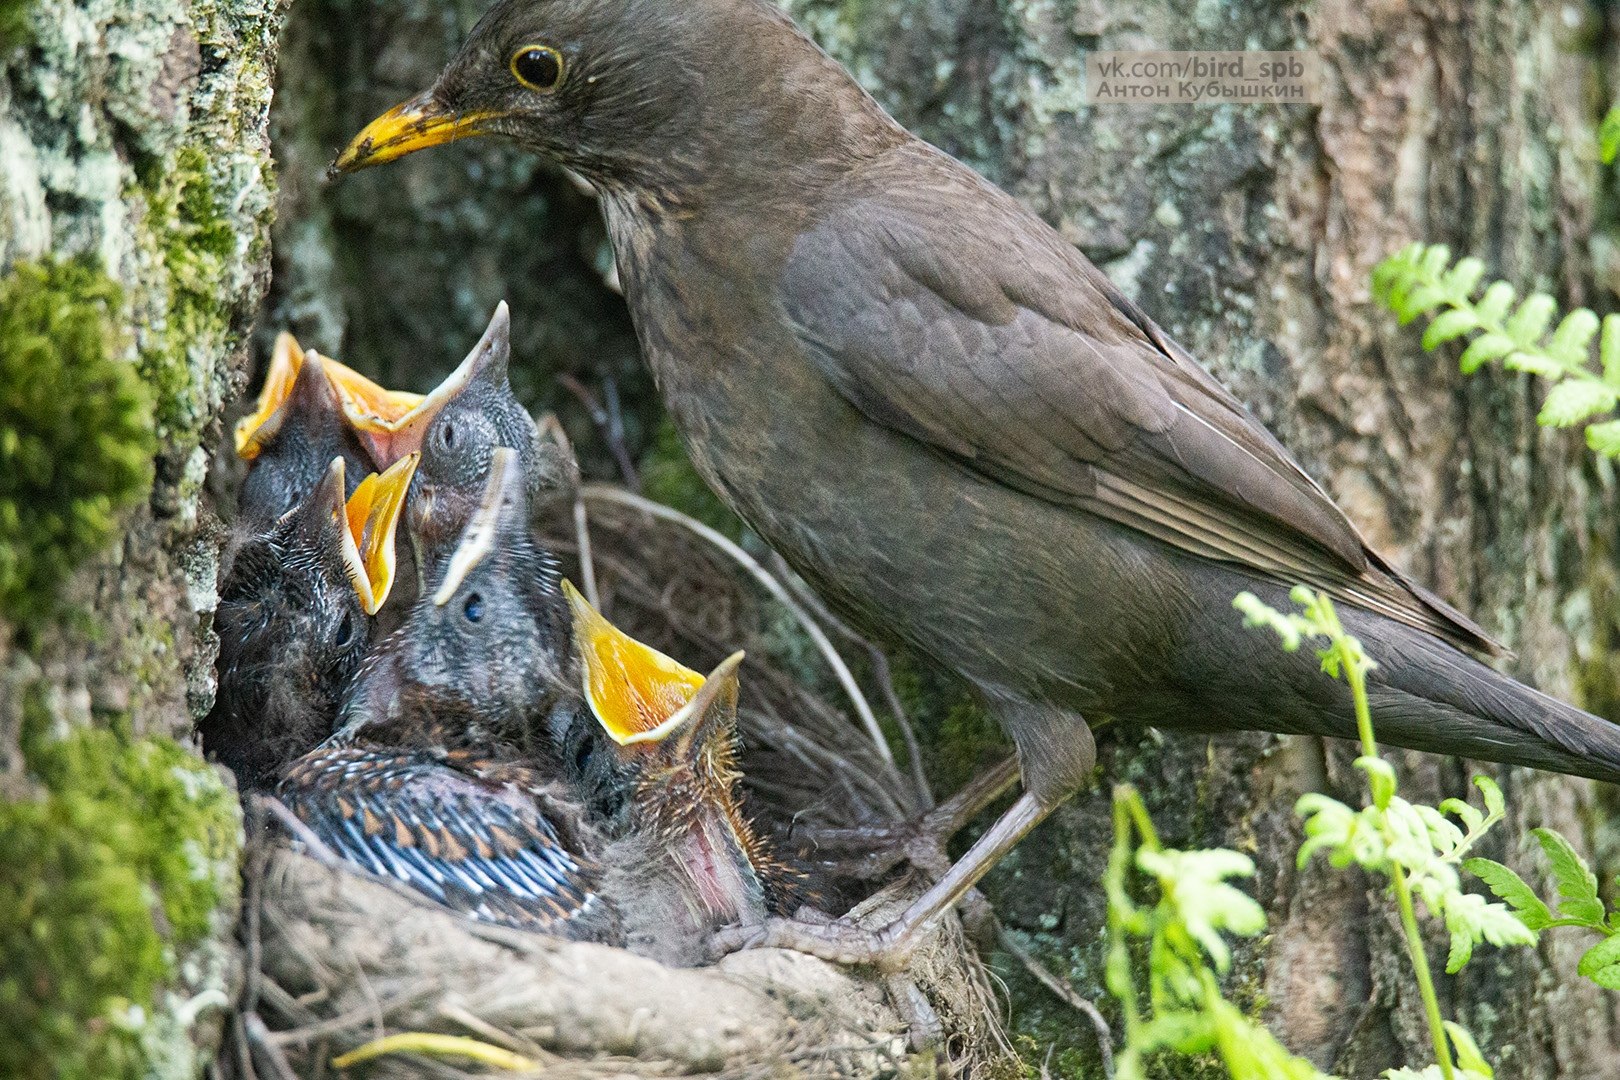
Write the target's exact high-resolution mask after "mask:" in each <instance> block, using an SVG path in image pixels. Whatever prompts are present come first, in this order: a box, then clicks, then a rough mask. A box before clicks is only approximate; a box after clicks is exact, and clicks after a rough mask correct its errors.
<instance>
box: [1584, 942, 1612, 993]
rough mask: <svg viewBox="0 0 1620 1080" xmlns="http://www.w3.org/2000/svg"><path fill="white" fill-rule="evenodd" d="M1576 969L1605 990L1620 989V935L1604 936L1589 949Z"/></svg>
mask: <svg viewBox="0 0 1620 1080" xmlns="http://www.w3.org/2000/svg"><path fill="white" fill-rule="evenodd" d="M1575 970H1576V971H1578V972H1580V973H1581V974H1582V975H1585V976H1586V977H1587V978H1588V979H1591V980H1592V981H1593V982H1595V983H1597V984H1598V985H1599V986H1601V987H1603V988H1604V989H1605V990H1620V935H1616V936H1615V937H1610V938H1604V939H1603V940H1602V941H1600V942H1598V943H1597V944H1596V945H1594V946H1592V947H1591V948H1590V949H1587V950H1586V952H1584V953H1583V954H1581V962H1580V963H1579V964H1577V965H1575Z"/></svg>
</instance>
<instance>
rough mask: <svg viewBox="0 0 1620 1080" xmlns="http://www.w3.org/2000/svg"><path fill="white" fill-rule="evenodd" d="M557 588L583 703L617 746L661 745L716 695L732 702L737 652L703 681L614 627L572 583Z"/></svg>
mask: <svg viewBox="0 0 1620 1080" xmlns="http://www.w3.org/2000/svg"><path fill="white" fill-rule="evenodd" d="M562 587H563V594H564V595H565V596H567V597H568V606H569V607H570V608H571V609H572V610H573V614H574V647H575V648H576V649H577V650H578V651H579V658H580V666H581V667H582V669H583V670H582V671H581V673H580V674H581V680H582V682H583V683H584V690H585V701H586V703H587V704H588V705H589V706H590V708H591V712H592V713H593V714H594V715H595V716H596V719H597V722H599V723H600V724H601V725H602V729H603V730H604V731H606V732H607V734H608V737H609V738H611V739H612V740H613V741H614V742H616V743H618V744H619V745H620V746H629V745H632V744H634V743H656V742H663V741H664V740H665V739H667V738H668V737H669V736H670V735H672V734H673V733H674V732H676V731H678V730H680V729H681V728H683V727H685V726H686V724H687V722H688V721H690V720H692V719H693V718H694V717H701V716H702V715H703V714H704V713H706V712H707V711H708V709H709V706H710V705H712V704H713V699H715V698H716V697H718V696H721V695H725V694H730V695H731V700H732V702H735V700H736V696H735V695H736V686H737V665H738V664H740V663H741V662H742V656H743V654H742V653H740V652H739V653H734V654H732V656H730V657H728V658H727V659H726V661H725V663H723V664H721V665H720V666H719V667H718V668H716V669H715V670H714V672H713V673H712V674H711V675H710V676H709V677H708V678H705V677H704V676H702V675H699V674H698V673H697V672H696V671H693V670H692V669H691V668H689V667H686V666H685V665H683V664H680V663H677V662H676V661H675V660H672V659H670V658H669V657H667V656H665V655H664V654H663V653H661V652H659V651H658V650H657V649H654V648H652V647H651V646H649V645H643V644H642V643H641V642H639V641H637V640H636V639H635V638H633V637H631V636H630V635H629V634H626V633H625V632H624V631H623V630H620V629H619V628H618V627H617V626H614V625H613V624H612V623H611V622H609V621H608V620H607V619H605V618H604V617H603V616H602V614H601V612H599V611H597V610H596V609H595V608H594V607H592V606H591V604H590V601H588V600H586V599H585V598H584V597H583V596H581V595H580V594H579V590H578V589H575V588H574V586H573V585H572V584H571V583H569V582H567V581H564V582H563V583H562Z"/></svg>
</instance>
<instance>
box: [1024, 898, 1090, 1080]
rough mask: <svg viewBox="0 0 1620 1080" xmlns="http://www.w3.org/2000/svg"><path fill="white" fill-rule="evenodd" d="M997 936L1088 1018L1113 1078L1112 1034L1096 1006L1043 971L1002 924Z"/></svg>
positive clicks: (1038, 976)
mask: <svg viewBox="0 0 1620 1080" xmlns="http://www.w3.org/2000/svg"><path fill="white" fill-rule="evenodd" d="M997 939H998V940H999V941H1000V942H1001V947H1002V948H1003V949H1006V950H1007V951H1008V952H1009V953H1011V954H1012V955H1013V958H1014V959H1016V960H1017V961H1018V962H1019V963H1020V964H1023V965H1024V968H1025V970H1027V971H1028V972H1029V973H1030V974H1031V975H1033V976H1035V980H1036V981H1037V982H1039V983H1040V984H1041V985H1042V986H1044V987H1046V988H1047V989H1048V990H1050V991H1052V993H1054V994H1056V995H1057V996H1058V997H1059V998H1061V999H1062V1000H1063V1001H1065V1002H1067V1003H1068V1004H1069V1005H1072V1006H1073V1007H1074V1008H1076V1009H1078V1010H1079V1011H1080V1012H1082V1013H1084V1014H1085V1015H1086V1018H1087V1019H1089V1020H1090V1021H1091V1026H1092V1028H1093V1029H1094V1030H1095V1031H1096V1032H1097V1052H1098V1054H1099V1055H1100V1056H1101V1057H1102V1067H1103V1075H1104V1076H1106V1077H1108V1078H1109V1080H1113V1076H1114V1035H1113V1032H1111V1031H1110V1030H1109V1029H1108V1021H1107V1020H1106V1019H1104V1018H1103V1014H1102V1013H1100V1012H1098V1011H1097V1006H1095V1005H1093V1004H1092V1003H1091V1002H1089V1001H1087V1000H1086V999H1085V998H1083V997H1081V996H1080V995H1079V994H1077V993H1075V992H1074V988H1073V987H1072V986H1070V985H1069V984H1068V983H1066V982H1064V981H1063V980H1062V979H1059V978H1058V977H1057V976H1056V975H1054V974H1052V973H1051V972H1050V971H1048V970H1046V967H1045V965H1043V964H1042V963H1041V962H1040V961H1039V960H1037V959H1035V957H1033V956H1031V955H1030V953H1029V950H1028V949H1026V948H1024V946H1023V945H1022V944H1020V943H1019V941H1018V939H1017V938H1015V937H1013V935H1012V932H1011V931H1009V930H1008V929H1007V928H1006V927H1005V926H1003V927H1001V929H1000V931H999V932H998V934H997Z"/></svg>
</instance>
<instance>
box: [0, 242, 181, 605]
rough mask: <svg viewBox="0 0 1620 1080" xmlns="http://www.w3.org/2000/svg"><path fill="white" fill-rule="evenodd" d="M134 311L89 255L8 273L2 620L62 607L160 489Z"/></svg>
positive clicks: (0, 346) (3, 305)
mask: <svg viewBox="0 0 1620 1080" xmlns="http://www.w3.org/2000/svg"><path fill="white" fill-rule="evenodd" d="M122 306H123V300H122V291H121V290H120V289H119V287H118V286H117V285H116V284H115V283H114V282H113V281H112V280H111V279H110V278H108V277H107V276H106V275H105V274H104V273H102V272H101V271H100V270H99V269H98V268H96V267H94V266H93V265H91V264H89V263H86V262H66V263H53V262H46V263H37V264H27V265H22V266H18V267H16V268H14V269H13V270H12V272H11V273H10V274H8V275H7V276H6V277H5V278H4V279H0V616H4V617H5V618H8V619H10V620H12V621H14V622H16V623H18V624H19V625H28V624H31V623H34V622H36V621H37V620H39V619H40V618H42V617H44V616H46V615H48V614H49V613H50V611H51V610H52V606H53V605H52V603H51V601H52V600H53V599H54V596H55V589H56V586H57V583H58V582H60V581H61V580H62V579H63V578H64V577H65V576H67V574H68V573H69V572H71V571H72V570H73V569H74V568H75V567H76V566H78V565H79V564H80V563H81V562H83V561H84V560H85V559H86V558H87V557H89V556H90V555H93V554H95V553H96V552H97V551H99V550H101V549H102V548H103V547H104V546H105V545H106V544H107V542H108V540H109V539H110V538H111V536H112V534H113V532H114V530H115V528H116V526H117V523H118V516H119V512H120V511H121V510H123V509H124V508H126V507H128V506H130V505H132V504H134V503H136V502H139V501H140V499H141V498H142V496H143V495H144V494H145V492H146V491H147V489H148V487H149V486H150V484H151V477H152V473H151V458H152V452H153V449H154V445H155V444H154V440H153V432H152V405H151V398H150V396H149V395H148V394H147V392H146V388H145V387H144V386H142V384H141V381H140V379H139V378H138V377H137V375H136V373H135V371H134V369H133V368H132V367H131V365H129V364H128V363H126V362H124V361H123V360H122V359H121V358H120V356H119V353H120V352H121V351H122V350H121V348H120V342H119V333H118V330H117V322H116V320H117V319H118V317H119V313H120V311H121V309H122Z"/></svg>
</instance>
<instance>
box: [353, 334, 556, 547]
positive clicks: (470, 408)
mask: <svg viewBox="0 0 1620 1080" xmlns="http://www.w3.org/2000/svg"><path fill="white" fill-rule="evenodd" d="M511 326H512V324H511V316H510V314H509V312H508V310H507V307H506V304H505V303H502V304H499V305H498V306H497V307H496V308H495V314H494V316H493V317H492V318H491V319H490V321H489V327H488V328H487V329H486V330H485V331H484V336H483V337H482V338H480V339H479V341H478V344H477V345H475V346H473V350H472V352H470V353H468V354H467V358H466V359H465V360H463V361H462V362H461V365H460V366H459V367H457V368H456V369H455V370H454V371H452V372H451V373H450V374H449V375H448V376H446V377H445V379H444V381H443V382H441V383H440V384H439V385H438V386H436V387H435V388H434V389H433V391H432V392H431V393H429V394H428V395H426V396H425V397H421V398H419V399H418V400H417V401H416V402H415V404H414V405H413V406H412V407H411V408H409V409H407V410H405V411H403V412H401V411H398V410H397V409H392V410H390V409H388V408H387V406H386V404H385V405H384V406H383V407H382V408H373V409H372V410H371V412H370V415H363V414H362V411H361V409H360V408H356V409H354V410H353V411H351V413H350V418H351V420H352V421H353V423H354V424H355V426H356V427H357V429H358V430H359V433H360V436H361V438H362V439H364V440H365V442H366V445H367V448H368V450H369V451H370V453H371V455H372V456H373V457H374V458H375V459H376V460H377V461H379V462H381V463H387V462H391V461H395V460H398V459H399V458H400V457H402V456H404V455H406V454H411V453H419V454H420V455H421V458H422V462H421V465H420V467H419V468H418V469H417V472H416V482H415V486H414V487H413V488H412V489H411V498H410V501H409V504H408V506H407V508H406V519H407V528H408V529H409V531H410V534H411V537H412V539H413V540H415V541H416V542H417V556H418V558H419V559H420V560H421V561H422V563H423V566H422V569H423V572H424V575H425V576H426V577H429V578H431V577H433V576H435V575H436V573H437V570H438V568H439V566H438V564H439V563H440V561H442V559H443V558H444V556H445V555H447V554H448V551H449V548H450V547H451V546H453V545H454V544H455V543H456V542H457V540H458V539H459V538H460V536H461V534H462V530H463V529H464V528H466V526H467V523H468V522H469V521H470V520H471V518H472V515H473V513H474V511H475V510H476V509H477V508H478V505H479V500H480V498H481V497H482V496H483V494H484V492H485V485H486V481H487V479H488V477H489V469H490V457H491V455H492V454H493V453H494V451H495V448H496V447H499V446H505V447H510V448H511V449H512V450H513V451H515V452H516V454H517V459H518V463H519V466H520V472H521V476H522V480H523V487H524V493H525V495H526V496H527V497H528V498H530V499H532V498H533V497H534V496H535V495H536V494H537V491H538V489H539V488H540V486H541V482H542V480H543V479H544V477H545V476H546V474H547V466H546V463H545V461H544V460H543V457H544V455H543V454H542V448H541V445H540V437H539V434H538V432H537V431H536V429H535V424H534V420H533V418H531V417H530V416H529V413H528V410H526V409H524V407H523V405H522V403H521V402H519V401H518V399H517V396H516V395H515V394H513V393H512V384H511V382H510V380H509V379H508V377H507V376H508V366H509V364H510V361H511V337H512V335H511Z"/></svg>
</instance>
